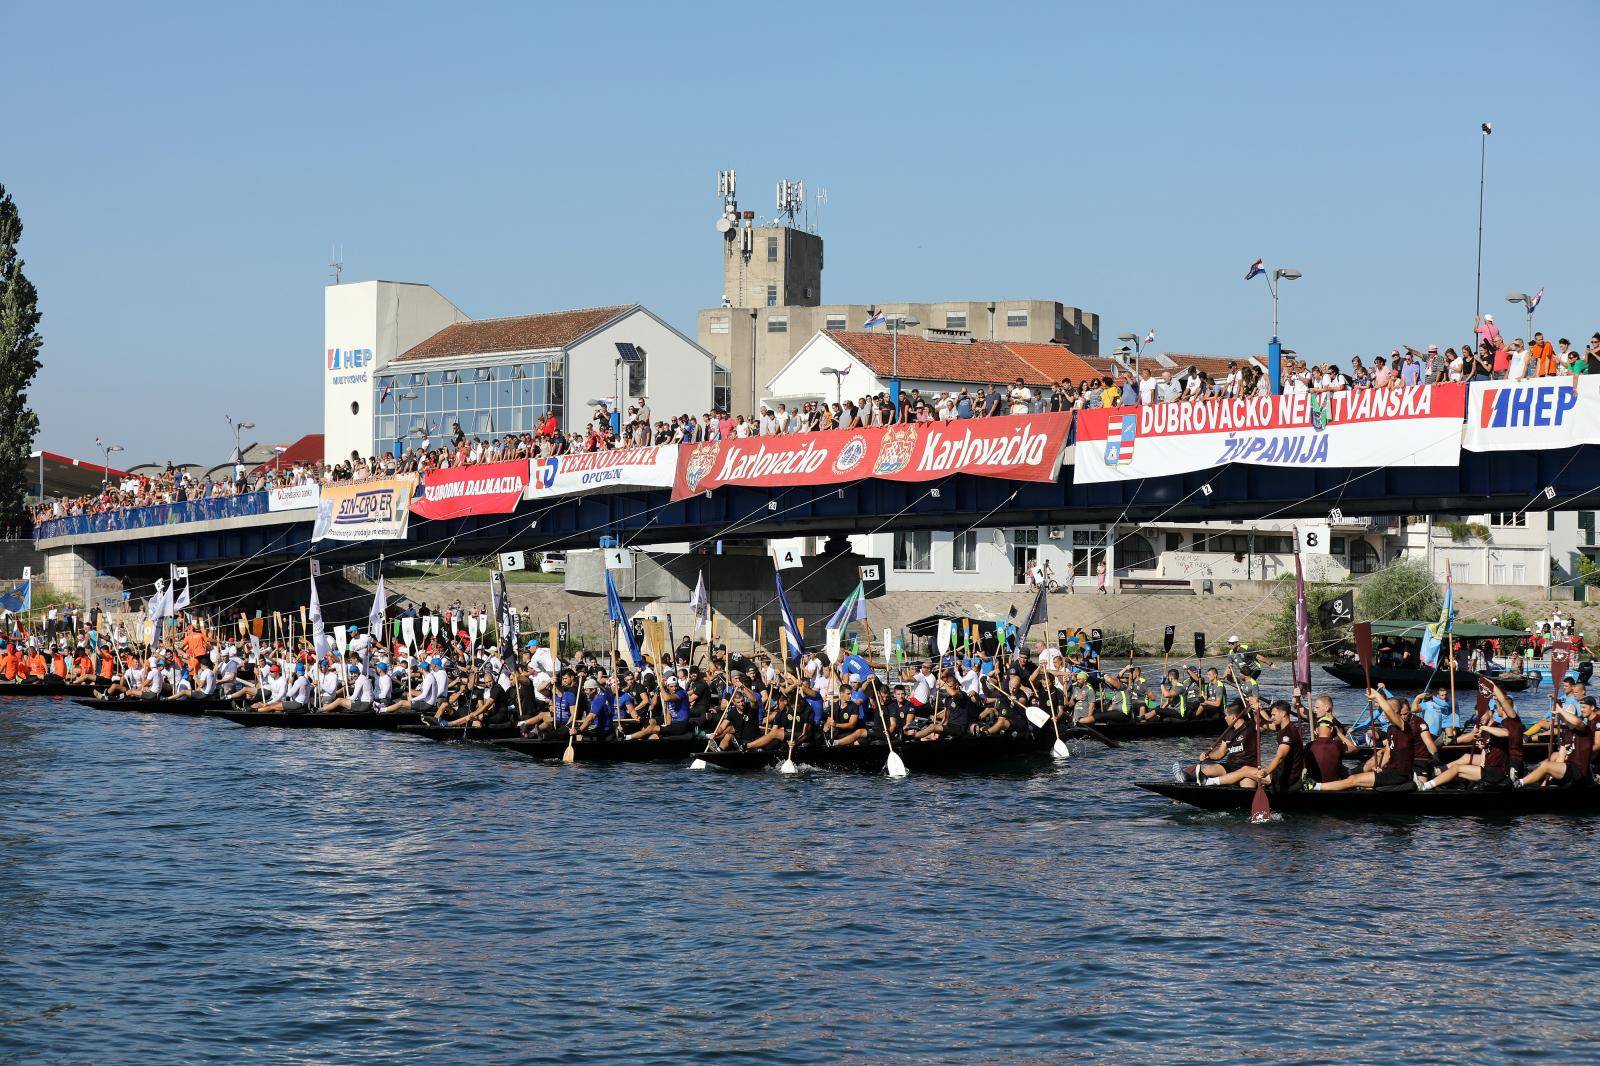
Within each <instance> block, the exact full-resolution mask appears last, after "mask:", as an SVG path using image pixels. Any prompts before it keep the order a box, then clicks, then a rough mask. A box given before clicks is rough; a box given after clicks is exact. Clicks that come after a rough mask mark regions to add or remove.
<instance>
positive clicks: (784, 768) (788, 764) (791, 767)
mask: <svg viewBox="0 0 1600 1066" xmlns="http://www.w3.org/2000/svg"><path fill="white" fill-rule="evenodd" d="M799 772H800V767H798V766H796V765H795V764H794V760H793V759H785V760H783V761H782V762H781V763H779V764H778V773H780V774H797V773H799Z"/></svg>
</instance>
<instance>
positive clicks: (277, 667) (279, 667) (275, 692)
mask: <svg viewBox="0 0 1600 1066" xmlns="http://www.w3.org/2000/svg"><path fill="white" fill-rule="evenodd" d="M288 691H289V682H288V679H287V678H285V677H284V676H283V664H282V663H273V664H272V665H271V666H269V667H267V679H266V682H265V683H264V684H263V685H262V686H261V692H260V695H261V699H260V700H259V701H258V702H256V703H252V704H251V705H250V709H251V710H252V711H281V710H283V704H284V700H285V698H286V696H287V693H288Z"/></svg>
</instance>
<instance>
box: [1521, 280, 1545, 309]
mask: <svg viewBox="0 0 1600 1066" xmlns="http://www.w3.org/2000/svg"><path fill="white" fill-rule="evenodd" d="M1542 299H1544V288H1543V287H1542V286H1541V287H1540V289H1539V291H1538V292H1536V293H1534V294H1533V295H1532V296H1524V297H1523V298H1522V302H1523V303H1525V304H1527V305H1528V314H1530V315H1531V314H1533V313H1534V312H1535V311H1536V310H1538V309H1539V301H1540V300H1542Z"/></svg>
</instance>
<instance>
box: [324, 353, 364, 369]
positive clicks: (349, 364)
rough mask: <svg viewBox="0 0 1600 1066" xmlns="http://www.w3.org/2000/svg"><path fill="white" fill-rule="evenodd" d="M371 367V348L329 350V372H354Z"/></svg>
mask: <svg viewBox="0 0 1600 1066" xmlns="http://www.w3.org/2000/svg"><path fill="white" fill-rule="evenodd" d="M371 365H372V349H371V348H329V349H328V369H329V370H355V369H358V368H360V367H364V366H371Z"/></svg>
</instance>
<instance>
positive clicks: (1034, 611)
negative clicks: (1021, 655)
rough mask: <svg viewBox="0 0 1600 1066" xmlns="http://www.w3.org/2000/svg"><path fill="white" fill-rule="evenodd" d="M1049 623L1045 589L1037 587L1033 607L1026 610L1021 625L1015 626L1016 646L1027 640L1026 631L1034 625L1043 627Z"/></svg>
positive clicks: (1048, 603) (1048, 607)
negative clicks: (1026, 612)
mask: <svg viewBox="0 0 1600 1066" xmlns="http://www.w3.org/2000/svg"><path fill="white" fill-rule="evenodd" d="M1048 621H1050V601H1049V600H1047V599H1045V588H1044V586H1043V585H1040V586H1039V591H1038V593H1037V594H1036V595H1035V596H1034V597H1033V606H1031V607H1029V608H1028V614H1027V617H1025V618H1024V619H1023V620H1022V624H1021V625H1019V626H1017V644H1018V646H1021V645H1022V643H1023V642H1024V641H1026V640H1027V639H1028V630H1030V629H1032V628H1033V627H1034V626H1036V625H1043V624H1044V623H1046V622H1048Z"/></svg>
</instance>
